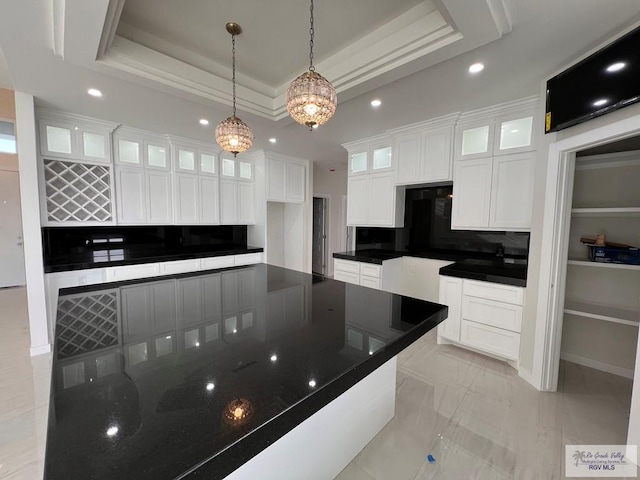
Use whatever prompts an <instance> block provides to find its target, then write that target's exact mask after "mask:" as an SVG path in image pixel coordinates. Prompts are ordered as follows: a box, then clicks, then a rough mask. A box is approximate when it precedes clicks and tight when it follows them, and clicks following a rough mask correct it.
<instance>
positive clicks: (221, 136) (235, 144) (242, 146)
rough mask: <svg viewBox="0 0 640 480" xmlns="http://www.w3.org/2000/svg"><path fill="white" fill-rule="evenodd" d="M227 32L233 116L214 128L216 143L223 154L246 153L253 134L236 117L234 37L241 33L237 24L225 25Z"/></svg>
mask: <svg viewBox="0 0 640 480" xmlns="http://www.w3.org/2000/svg"><path fill="white" fill-rule="evenodd" d="M227 32H229V33H230V34H231V51H232V54H233V115H231V116H230V117H229V118H227V119H226V120H225V121H223V122H221V123H220V124H219V125H218V126H217V127H216V142H218V145H220V148H222V149H223V150H224V151H225V152H230V153H233V156H234V157H235V156H236V155H237V154H238V153H242V152H246V151H247V150H249V149H250V148H251V145H252V144H253V133H252V132H251V129H250V128H249V127H248V125H247V124H246V123H244V122H243V121H242V120H240V119H239V118H238V117H236V35H239V34H240V33H241V32H242V28H240V25H238V24H237V23H232V22H229V23H227Z"/></svg>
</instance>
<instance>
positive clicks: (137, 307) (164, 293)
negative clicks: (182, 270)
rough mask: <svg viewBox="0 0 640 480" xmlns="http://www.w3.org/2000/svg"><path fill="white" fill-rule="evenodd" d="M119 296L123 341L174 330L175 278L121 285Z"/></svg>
mask: <svg viewBox="0 0 640 480" xmlns="http://www.w3.org/2000/svg"><path fill="white" fill-rule="evenodd" d="M120 299H121V301H120V305H121V317H122V330H123V338H124V341H125V342H130V341H132V340H136V339H140V338H147V337H149V336H150V335H154V334H159V333H168V332H172V331H174V330H175V328H176V323H175V318H176V316H175V312H176V294H175V282H174V280H167V281H163V282H157V283H152V284H145V285H136V286H131V287H121V288H120Z"/></svg>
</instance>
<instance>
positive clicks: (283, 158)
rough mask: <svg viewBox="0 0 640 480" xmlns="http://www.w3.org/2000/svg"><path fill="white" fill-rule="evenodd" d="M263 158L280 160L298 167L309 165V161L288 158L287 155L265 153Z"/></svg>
mask: <svg viewBox="0 0 640 480" xmlns="http://www.w3.org/2000/svg"><path fill="white" fill-rule="evenodd" d="M265 158H266V159H267V161H269V160H280V161H283V162H286V163H296V164H298V165H309V164H310V161H309V160H307V159H304V158H298V157H290V156H288V155H281V154H279V153H273V152H266V155H265Z"/></svg>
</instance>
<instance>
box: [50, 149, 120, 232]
mask: <svg viewBox="0 0 640 480" xmlns="http://www.w3.org/2000/svg"><path fill="white" fill-rule="evenodd" d="M44 179H45V190H46V196H47V220H48V221H49V222H111V221H112V220H113V215H112V200H111V171H110V168H109V167H107V166H102V165H89V164H84V163H74V162H63V161H60V160H45V161H44Z"/></svg>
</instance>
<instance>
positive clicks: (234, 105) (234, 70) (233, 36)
mask: <svg viewBox="0 0 640 480" xmlns="http://www.w3.org/2000/svg"><path fill="white" fill-rule="evenodd" d="M231 54H232V56H233V62H232V65H233V116H234V117H235V116H236V36H235V35H231Z"/></svg>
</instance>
